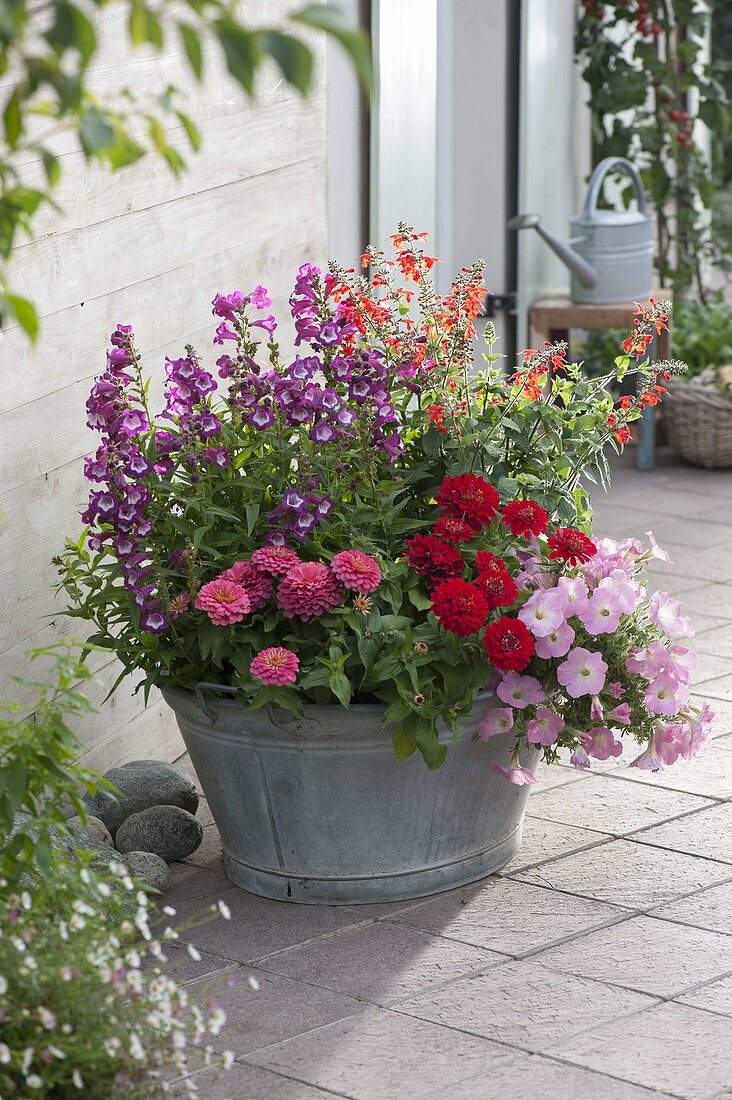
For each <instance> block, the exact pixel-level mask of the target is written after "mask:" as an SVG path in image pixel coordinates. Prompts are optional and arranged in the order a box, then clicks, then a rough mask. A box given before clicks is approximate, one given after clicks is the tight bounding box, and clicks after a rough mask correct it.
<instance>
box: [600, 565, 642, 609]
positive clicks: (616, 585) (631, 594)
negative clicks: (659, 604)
mask: <svg viewBox="0 0 732 1100" xmlns="http://www.w3.org/2000/svg"><path fill="white" fill-rule="evenodd" d="M597 587H598V589H605V588H606V589H608V591H611V592H612V593H613V595H614V596H615V599H616V600H617V601H618V603H619V604H620V607H621V609H622V613H623V615H631V614H632V613H633V612H634V611H635V609H636V607H637V606H638V604H639V603H640V602H641V599H642V598H643V589H642V587H641V585H640V584H638V582H637V581H634V580H633V579H632V578H630V577H627V576H626V575H625V573H623V572H621V570H620V569H615V570H614V571H613V572H612V573H611V574H610V576H609V577H603V578H602V580H601V581H600V583H599V584H598V586H597Z"/></svg>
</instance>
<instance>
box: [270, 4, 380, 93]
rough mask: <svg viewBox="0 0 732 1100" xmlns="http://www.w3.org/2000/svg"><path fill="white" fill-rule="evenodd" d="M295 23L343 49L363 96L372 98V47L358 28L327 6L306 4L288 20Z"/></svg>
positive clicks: (338, 11)
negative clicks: (314, 30)
mask: <svg viewBox="0 0 732 1100" xmlns="http://www.w3.org/2000/svg"><path fill="white" fill-rule="evenodd" d="M290 18H291V19H293V20H294V21H295V22H297V23H304V24H305V25H306V26H308V27H315V28H316V29H317V30H320V31H325V33H326V34H329V35H330V36H331V38H335V40H336V41H337V42H339V43H340V45H341V46H342V47H343V49H344V50H345V51H346V53H347V54H348V56H349V57H350V59H351V61H352V62H353V66H354V68H355V70H356V73H357V75H358V78H359V80H360V82H361V87H362V88H363V90H364V92H365V94H366V96H370V95H371V87H372V82H373V75H372V71H371V43H370V42H369V37H368V35H367V34H366V33H365V31H363V30H362V29H361V28H360V27H354V26H353V24H352V23H350V22H349V20H348V17H347V16H346V14H345V13H344V12H343V11H342V10H341V9H340V8H337V7H331V6H330V5H328V4H308V6H307V7H305V8H301V9H300V11H296V12H294V13H293V14H292V15H291V16H290Z"/></svg>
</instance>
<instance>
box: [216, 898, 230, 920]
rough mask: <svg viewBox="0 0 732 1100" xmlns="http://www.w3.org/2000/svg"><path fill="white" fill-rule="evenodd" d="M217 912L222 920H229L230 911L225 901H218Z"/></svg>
mask: <svg viewBox="0 0 732 1100" xmlns="http://www.w3.org/2000/svg"><path fill="white" fill-rule="evenodd" d="M218 910H219V913H221V916H222V917H223V918H224V920H231V909H229V906H228V905H227V904H226V902H225V901H219V903H218Z"/></svg>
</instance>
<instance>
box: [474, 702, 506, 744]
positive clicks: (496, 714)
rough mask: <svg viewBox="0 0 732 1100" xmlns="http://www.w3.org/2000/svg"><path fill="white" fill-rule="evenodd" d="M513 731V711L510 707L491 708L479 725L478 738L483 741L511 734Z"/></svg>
mask: <svg viewBox="0 0 732 1100" xmlns="http://www.w3.org/2000/svg"><path fill="white" fill-rule="evenodd" d="M512 729H513V711H512V710H511V708H510V707H490V708H489V709H488V710H487V711H486V713H485V714H484V715H483V717H482V718H481V720H480V722H479V723H478V736H479V737H480V738H481V739H482V740H483V741H488V740H489V739H490V738H491V737H497V736H498V734H499V733H509V732H510V730H512Z"/></svg>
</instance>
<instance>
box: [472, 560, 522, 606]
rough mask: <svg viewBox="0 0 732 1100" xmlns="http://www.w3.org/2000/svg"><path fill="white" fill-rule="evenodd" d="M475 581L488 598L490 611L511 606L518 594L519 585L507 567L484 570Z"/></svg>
mask: <svg viewBox="0 0 732 1100" xmlns="http://www.w3.org/2000/svg"><path fill="white" fill-rule="evenodd" d="M475 583H476V585H477V587H478V588H479V589H480V590H481V592H482V593H483V595H484V596H485V598H486V599H487V601H488V609H489V610H490V611H495V610H496V608H498V607H510V606H511V604H512V603H513V601H514V600H515V599H516V597H517V596H518V585H517V584H516V581H515V580H514V579H513V577H512V576H511V575H510V573H509V572H508V571H507V570H506V569H505V567H502V568H492V569H485V570H483V572H481V573H479V574H478V578H477V580H476V582H475Z"/></svg>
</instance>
